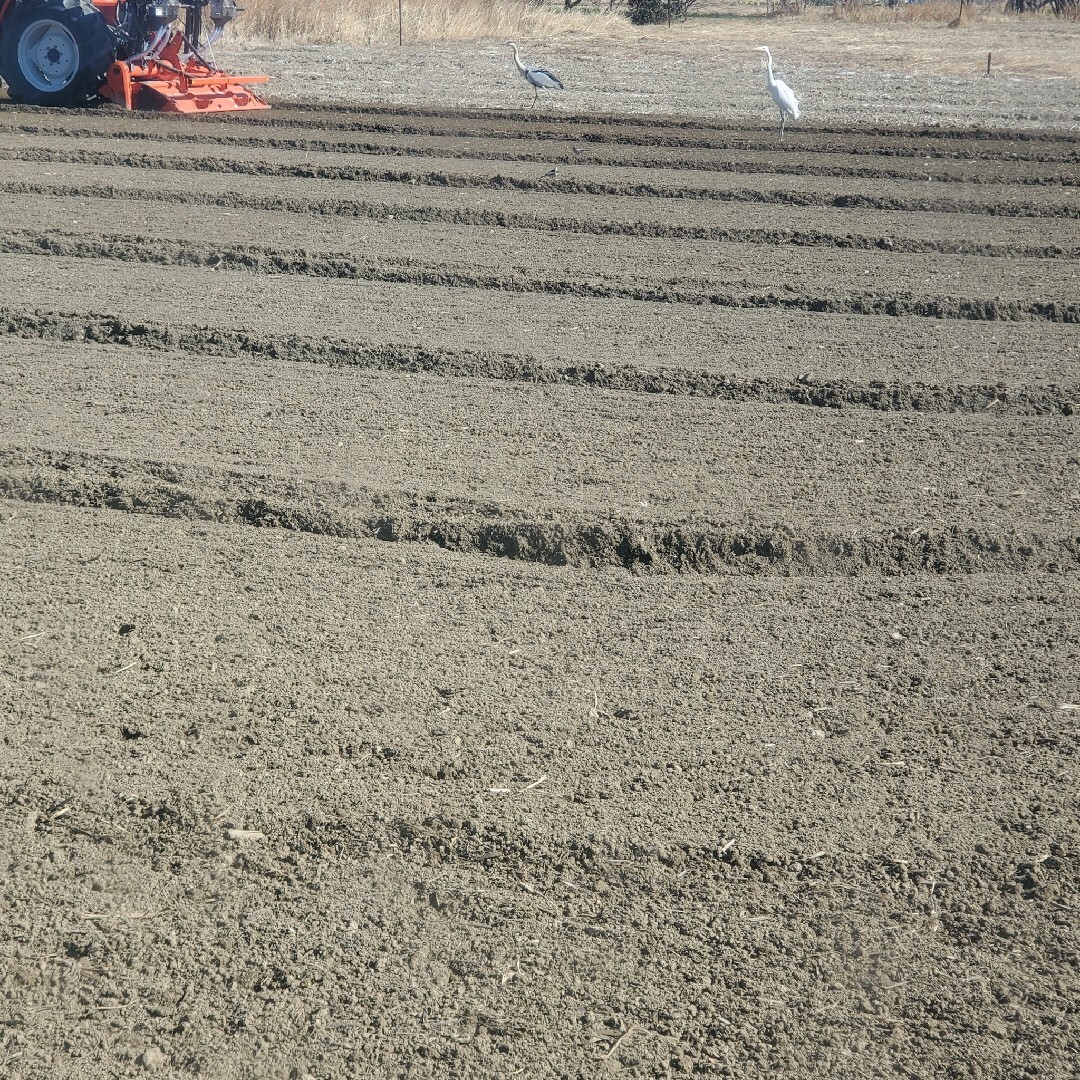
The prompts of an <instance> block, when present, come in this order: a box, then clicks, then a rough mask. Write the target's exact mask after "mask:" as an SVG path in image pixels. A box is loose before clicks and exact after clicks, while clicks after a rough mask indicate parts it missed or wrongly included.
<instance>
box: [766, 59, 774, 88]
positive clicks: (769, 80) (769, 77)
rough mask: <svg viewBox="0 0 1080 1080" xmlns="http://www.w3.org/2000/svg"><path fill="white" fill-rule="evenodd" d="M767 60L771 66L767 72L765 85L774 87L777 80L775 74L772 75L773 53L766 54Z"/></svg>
mask: <svg viewBox="0 0 1080 1080" xmlns="http://www.w3.org/2000/svg"><path fill="white" fill-rule="evenodd" d="M765 60H766V62H767V63H768V65H769V66H768V68H767V69H766V71H765V83H766V85H768V86H772V85H773V83H775V82H776V79H774V78H773V73H772V54H771V53H766V54H765Z"/></svg>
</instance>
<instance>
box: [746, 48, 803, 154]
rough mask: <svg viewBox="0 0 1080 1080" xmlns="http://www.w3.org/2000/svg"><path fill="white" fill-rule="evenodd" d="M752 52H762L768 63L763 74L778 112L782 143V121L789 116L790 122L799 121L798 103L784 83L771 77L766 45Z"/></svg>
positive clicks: (769, 55)
mask: <svg viewBox="0 0 1080 1080" xmlns="http://www.w3.org/2000/svg"><path fill="white" fill-rule="evenodd" d="M754 51H755V52H763V53H764V54H765V56H766V57H767V58H768V61H769V67H768V69H767V71H766V72H765V85H766V86H767V87H768V88H769V93H770V94H772V99H773V101H775V102H776V107H777V108H778V109H779V110H780V141H781V142H783V141H784V121H785V120H786V119H787V117H789V116H790V117H791V119H792V120H798V119H799V102H798V100H797V99H796V97H795V91H794V90H792V89H791V87H790V86H788V84H787V83H786V82H784V81H783V80H782V79H776V78H774V77H773V73H772V53H771V52H769V47H768V45H759V46H758V47H757V48H756V49H755V50H754Z"/></svg>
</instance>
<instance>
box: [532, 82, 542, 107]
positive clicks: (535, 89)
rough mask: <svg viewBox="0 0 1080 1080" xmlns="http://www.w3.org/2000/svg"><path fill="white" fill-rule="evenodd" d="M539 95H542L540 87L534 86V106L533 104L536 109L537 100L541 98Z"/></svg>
mask: <svg viewBox="0 0 1080 1080" xmlns="http://www.w3.org/2000/svg"><path fill="white" fill-rule="evenodd" d="M539 97H540V87H538V86H534V87H533V106H532V107H533V108H534V109H535V108H536V102H537V100H538V99H539Z"/></svg>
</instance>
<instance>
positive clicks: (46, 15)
mask: <svg viewBox="0 0 1080 1080" xmlns="http://www.w3.org/2000/svg"><path fill="white" fill-rule="evenodd" d="M116 44H117V42H116V36H115V35H114V34H113V32H112V30H111V29H110V27H109V24H108V23H107V22H106V21H105V18H104V16H102V14H101V12H100V11H98V9H97V8H96V7H94V5H93V4H90V3H87V2H86V0H42V2H40V3H34V2H32V0H22V2H21V3H19V4H17V6H16V7H15V10H14V11H13V12H12V13H11V14H10V15H8V17H7V18H6V19H5V20H4V25H3V27H2V28H0V78H2V79H3V80H4V82H6V83H7V85H8V97H10V98H11V99H12V101H17V102H19V103H20V104H22V105H59V106H69V105H85V104H86V102H88V101H91V100H92V99H93V98H95V97H96V96H97V92H98V89H99V88H100V87H101V84H102V83H103V82H104V81H105V73H106V72H107V71H108V70H109V65H110V64H112V62H113V61H114V60H115V59H116Z"/></svg>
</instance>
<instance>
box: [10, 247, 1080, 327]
mask: <svg viewBox="0 0 1080 1080" xmlns="http://www.w3.org/2000/svg"><path fill="white" fill-rule="evenodd" d="M0 253H3V254H14V255H31V254H33V255H42V256H60V257H64V258H78V259H93V260H109V261H118V262H129V263H130V262H134V263H147V264H155V265H162V266H173V265H179V266H208V267H211V268H220V269H230V270H235V269H244V270H249V271H252V272H254V273H257V274H288V275H295V276H303V277H312V278H330V279H338V280H351V281H381V282H398V283H409V284H419V285H429V286H449V287H454V288H468V289H489V290H494V291H506V292H514V293H547V294H554V295H558V296H577V297H589V298H592V299H625V300H641V301H649V302H654V303H668V304H687V305H703V304H712V305H716V306H720V307H729V308H776V309H780V310H787V311H815V312H826V313H843V314H856V315H890V316H897V317H902V316H917V317H921V318H931V319H968V320H976V321H1017V320H1045V321H1047V322H1059V323H1076V322H1080V303H1067V302H1064V301H1054V300H1050V301H1039V300H1020V299H1014V300H1006V299H998V298H964V297H957V298H953V297H941V296H925V297H920V296H914V295H912V294H904V293H902V292H897V293H895V294H893V295H891V296H888V297H886V296H881V295H879V294H877V293H869V292H864V293H862V294H861V295H860V294H858V293H856V294H844V295H836V296H822V295H808V294H803V295H799V294H798V293H796V292H776V291H770V292H767V293H757V292H745V293H739V292H734V291H726V290H725V291H721V290H719V289H717V290H713V289H700V288H695V287H694V283H693V282H692V281H686V282H670V283H664V282H656V283H653V282H651V281H647V280H640V281H617V280H616V281H612V280H609V279H600V278H597V279H594V280H592V281H583V280H580V279H576V278H568V277H567V278H560V277H554V276H550V275H533V274H529V273H526V272H510V273H503V274H500V273H482V272H479V271H477V270H468V269H463V268H461V267H458V266H452V265H445V264H444V265H439V264H432V265H427V266H425V265H422V264H419V263H418V262H417V261H416V260H412V259H409V260H406V261H404V262H403V263H401V264H397V265H395V264H393V263H391V262H389V261H385V260H379V261H371V262H369V261H365V260H362V259H359V258H357V257H356V256H354V255H349V254H345V253H342V254H332V253H316V252H307V251H296V250H291V251H282V250H276V249H274V248H270V247H262V246H255V245H252V246H247V245H244V246H242V247H241V246H233V245H225V244H223V245H220V246H216V245H206V244H194V243H187V242H185V241H181V240H167V239H164V238H160V237H158V238H154V239H153V240H152V241H147V242H143V241H141V240H140V238H138V237H131V236H106V235H99V236H95V237H85V236H78V235H72V234H65V233H62V232H60V231H58V230H57V231H52V232H49V233H41V232H38V231H37V230H27V231H13V232H8V233H6V234H0Z"/></svg>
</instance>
